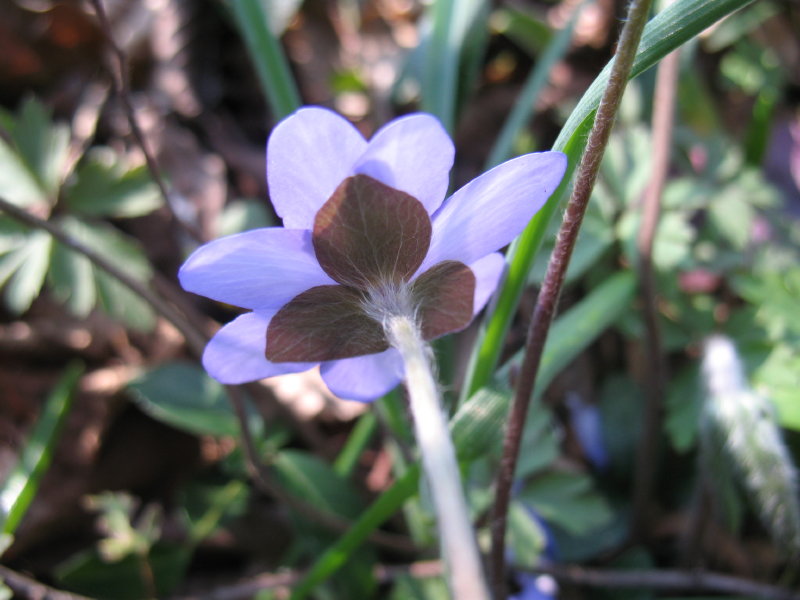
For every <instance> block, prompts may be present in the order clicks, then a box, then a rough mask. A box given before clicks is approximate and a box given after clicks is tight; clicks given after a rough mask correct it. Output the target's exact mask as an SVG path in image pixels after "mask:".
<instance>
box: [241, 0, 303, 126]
mask: <svg viewBox="0 0 800 600" xmlns="http://www.w3.org/2000/svg"><path fill="white" fill-rule="evenodd" d="M228 6H229V7H230V10H231V14H232V15H233V18H234V21H235V22H236V26H237V27H238V28H239V31H240V32H241V34H242V36H243V37H244V41H245V44H246V45H247V49H248V50H249V52H250V58H251V59H252V60H253V64H254V66H255V69H256V72H257V73H258V79H259V81H260V82H261V87H262V88H263V91H264V96H265V97H266V98H267V102H268V103H269V106H270V109H271V110H272V114H273V116H274V117H275V118H276V119H282V118H283V117H285V116H287V115H288V114H290V113H292V112H294V111H295V110H297V109H298V108H299V107H300V93H299V92H298V91H297V86H296V84H295V81H294V78H293V77H292V72H291V70H290V69H289V63H288V61H287V60H286V56H285V55H284V53H283V47H282V46H281V43H280V40H279V39H278V37H277V36H276V35H275V34H273V33H272V31H271V30H270V28H269V15H268V14H267V11H266V8H265V6H264V2H261V1H260V0H233V1H232V2H229V3H228Z"/></svg>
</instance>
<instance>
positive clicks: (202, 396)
mask: <svg viewBox="0 0 800 600" xmlns="http://www.w3.org/2000/svg"><path fill="white" fill-rule="evenodd" d="M126 389H127V391H128V392H129V393H130V394H131V396H132V398H133V400H134V402H136V404H137V405H138V406H139V407H140V408H141V409H142V410H143V411H144V412H146V413H147V414H148V415H150V416H151V417H153V418H154V419H156V420H158V421H161V422H163V423H166V424H167V425H170V426H172V427H175V428H176V429H181V430H183V431H187V432H189V433H194V434H197V435H218V436H222V435H226V436H231V437H233V436H236V435H238V434H239V422H238V420H237V419H236V415H235V414H234V413H233V410H232V409H231V406H230V403H229V402H228V399H227V396H226V394H225V390H224V388H223V387H222V384H220V383H219V382H217V381H215V380H214V379H212V378H211V377H209V376H208V375H207V374H206V372H205V371H204V370H203V369H201V368H200V367H198V366H195V365H190V364H183V363H171V364H167V365H163V366H161V367H158V368H157V369H153V370H151V371H148V372H147V373H144V374H143V375H141V376H139V377H137V378H136V379H135V380H134V381H132V382H131V383H129V384H128V386H127V388H126Z"/></svg>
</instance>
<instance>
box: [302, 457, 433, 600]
mask: <svg viewBox="0 0 800 600" xmlns="http://www.w3.org/2000/svg"><path fill="white" fill-rule="evenodd" d="M419 474H420V471H419V466H418V465H415V466H413V467H411V468H410V469H409V470H408V471H406V473H405V475H404V476H403V477H401V478H400V479H398V480H396V481H395V482H394V484H392V486H391V487H390V488H389V489H388V490H386V491H385V492H383V493H382V494H381V495H380V496H379V497H378V499H377V500H375V501H374V502H373V503H372V504H371V505H370V506H369V507H368V508H367V509H366V510H365V511H364V512H363V513H362V514H361V516H360V517H359V519H358V520H357V521H356V522H355V523H354V524H353V526H352V527H351V528H350V529H349V530H348V531H347V533H345V534H344V535H343V536H342V537H340V538H339V539H338V540H337V541H336V542H335V543H334V544H333V545H332V546H331V547H330V548H328V549H327V550H326V551H325V552H324V553H323V554H322V556H320V557H319V559H317V561H316V562H315V563H314V565H313V566H312V567H311V569H310V570H309V571H308V573H306V575H305V577H303V579H302V580H301V581H300V582H299V583H298V584H297V585H296V586H295V587H294V589H293V590H292V596H291V600H302V598H305V597H306V596H307V595H308V594H309V592H311V591H312V590H313V589H314V588H315V587H316V586H318V585H319V584H320V583H322V582H323V581H325V580H326V579H327V578H328V577H330V576H331V575H333V574H334V573H335V572H336V571H337V570H338V569H339V568H341V567H342V565H344V564H345V563H346V562H347V561H348V559H349V557H350V556H351V555H352V554H353V552H355V550H356V549H357V548H358V547H359V546H360V545H361V544H362V543H363V542H364V540H365V539H366V538H367V537H368V536H369V534H370V533H372V532H373V531H374V530H375V529H377V528H378V527H380V526H381V524H383V523H384V522H385V521H386V520H387V519H389V518H390V517H391V516H392V515H394V514H395V513H396V512H397V511H398V510H399V508H400V507H401V506H402V505H403V503H404V502H405V501H406V500H408V499H409V498H410V497H411V496H413V495H414V493H415V492H416V491H417V484H418V481H419Z"/></svg>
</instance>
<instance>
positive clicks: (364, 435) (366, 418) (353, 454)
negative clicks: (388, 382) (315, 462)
mask: <svg viewBox="0 0 800 600" xmlns="http://www.w3.org/2000/svg"><path fill="white" fill-rule="evenodd" d="M377 428H378V418H377V417H376V416H375V412H374V411H372V410H369V411H367V412H365V413H364V414H363V415H361V417H360V418H359V419H358V423H356V425H355V427H353V430H352V431H351V432H350V435H349V436H348V437H347V443H346V444H345V445H344V448H342V451H341V452H339V456H337V457H336V460H335V461H334V463H333V470H334V471H336V473H337V474H338V475H341V476H342V477H349V476H350V475H351V474H352V472H353V469H355V468H356V465H357V464H358V459H359V457H360V456H361V454H362V453H363V452H364V448H366V447H367V444H369V441H370V440H371V439H372V436H373V435H375V431H376V430H377Z"/></svg>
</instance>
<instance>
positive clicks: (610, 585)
mask: <svg viewBox="0 0 800 600" xmlns="http://www.w3.org/2000/svg"><path fill="white" fill-rule="evenodd" d="M514 569H515V570H517V571H521V572H527V573H535V574H540V575H550V576H551V577H553V578H554V579H556V580H558V581H560V582H562V583H565V584H569V585H574V586H582V587H591V588H605V589H643V590H653V591H657V590H665V591H667V590H668V591H671V592H690V593H715V592H716V593H723V594H735V595H737V596H753V597H757V598H764V599H765V600H800V594H799V593H797V592H793V591H791V590H788V589H785V588H782V587H778V586H775V585H770V584H766V583H759V582H757V581H752V580H750V579H743V578H741V577H733V576H731V575H725V574H723V573H713V572H708V571H701V570H697V571H690V570H683V571H682V570H656V569H647V570H636V571H633V570H625V571H623V570H618V569H615V570H610V569H609V570H607V569H591V568H585V567H581V566H578V565H546V566H541V567H535V568H532V569H531V568H526V567H520V566H519V565H514ZM443 573H444V566H443V565H442V562H441V561H438V560H434V561H420V562H414V563H411V564H407V565H377V566H376V567H375V569H374V575H375V579H377V581H378V582H379V583H391V582H392V581H394V580H396V579H397V578H398V577H400V576H403V575H409V576H411V577H414V578H415V579H427V578H431V577H441V576H442V575H443ZM302 577H303V572H302V571H286V572H282V573H265V574H263V575H258V576H256V577H253V578H251V579H247V580H245V581H239V582H237V583H233V584H230V585H224V586H220V587H218V588H215V589H212V590H210V591H208V592H205V593H201V594H191V595H186V596H181V597H179V598H178V599H177V600H240V599H244V598H250V597H252V596H254V595H256V594H257V593H258V592H260V591H263V590H271V589H276V588H280V587H289V586H292V585H294V584H296V583H297V582H298V581H300V580H301V579H302Z"/></svg>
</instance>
